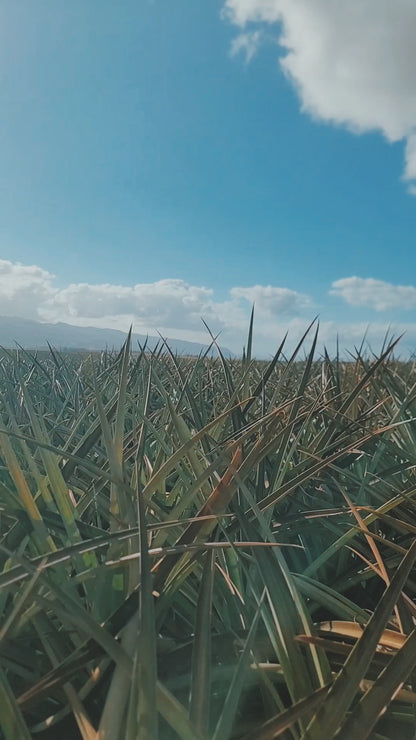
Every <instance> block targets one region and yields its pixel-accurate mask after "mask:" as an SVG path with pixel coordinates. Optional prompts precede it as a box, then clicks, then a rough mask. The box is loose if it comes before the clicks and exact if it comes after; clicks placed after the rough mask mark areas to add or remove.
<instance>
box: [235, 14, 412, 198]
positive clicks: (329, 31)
mask: <svg viewBox="0 0 416 740" xmlns="http://www.w3.org/2000/svg"><path fill="white" fill-rule="evenodd" d="M223 17H224V18H226V19H228V20H229V21H231V22H232V23H233V24H235V25H236V26H237V27H238V28H239V29H240V30H239V33H238V34H237V36H236V38H235V39H234V41H233V42H232V46H231V50H230V51H231V54H232V55H234V54H237V53H239V52H243V53H244V54H245V55H246V61H247V62H248V61H250V59H252V57H253V56H254V54H255V53H256V51H257V49H258V47H259V45H260V44H261V40H262V38H263V37H264V34H262V28H264V27H266V28H268V27H273V28H274V27H275V28H276V29H277V33H278V43H279V46H280V47H281V49H282V50H283V54H282V56H281V57H280V66H281V69H282V70H283V72H284V73H285V74H286V76H287V77H288V79H289V80H290V81H291V83H292V84H293V86H294V87H295V89H296V91H297V94H298V96H299V99H300V102H301V107H302V111H303V112H305V113H307V114H309V115H310V116H311V117H312V118H314V119H315V120H317V121H323V122H326V123H332V124H336V125H340V126H343V127H346V128H347V129H349V130H351V131H352V132H355V133H365V132H380V133H381V134H382V135H383V136H384V137H385V138H386V139H387V140H388V141H389V142H391V143H393V142H400V141H403V142H404V144H405V154H404V159H405V163H404V171H403V180H404V181H405V182H407V187H408V192H409V193H410V194H412V195H416V75H415V74H414V70H415V67H416V44H415V37H416V3H415V2H414V0H395V2H392V0H360V2H352V1H351V0H338V2H329V1H328V0H226V2H225V5H224V8H223Z"/></svg>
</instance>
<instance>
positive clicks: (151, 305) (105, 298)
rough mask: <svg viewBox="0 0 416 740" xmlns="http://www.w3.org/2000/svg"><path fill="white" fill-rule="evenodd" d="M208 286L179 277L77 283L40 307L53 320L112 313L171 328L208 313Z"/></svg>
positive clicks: (191, 322)
mask: <svg viewBox="0 0 416 740" xmlns="http://www.w3.org/2000/svg"><path fill="white" fill-rule="evenodd" d="M211 295H212V290H209V289H207V288H204V287H199V286H193V285H188V283H185V282H184V281H183V280H159V281H158V282H155V283H142V284H138V285H134V286H127V285H112V284H102V285H90V284H88V283H77V284H71V285H68V287H67V288H64V289H63V290H60V291H57V292H56V293H55V294H54V295H53V297H51V299H50V300H49V301H48V302H47V303H45V305H44V306H43V307H42V308H41V310H40V313H41V316H42V318H44V319H45V320H48V321H57V320H60V319H62V317H63V316H66V317H67V319H71V321H73V322H74V321H75V322H77V323H78V322H79V321H82V322H83V323H84V322H85V321H89V322H90V324H91V323H95V322H96V321H97V320H98V321H99V322H100V323H101V324H102V322H103V321H105V320H106V319H109V318H112V319H113V320H114V317H123V316H124V317H133V318H134V321H135V322H137V323H139V324H140V325H144V326H146V327H148V328H150V327H152V328H162V327H163V328H164V329H172V328H175V327H177V326H178V325H181V327H182V328H192V327H195V326H198V327H199V326H200V324H201V315H204V314H207V315H210V313H211V302H212V301H211Z"/></svg>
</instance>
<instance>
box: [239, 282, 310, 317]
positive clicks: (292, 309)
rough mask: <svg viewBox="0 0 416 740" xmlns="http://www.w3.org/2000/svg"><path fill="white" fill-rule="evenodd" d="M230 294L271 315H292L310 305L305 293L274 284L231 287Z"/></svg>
mask: <svg viewBox="0 0 416 740" xmlns="http://www.w3.org/2000/svg"><path fill="white" fill-rule="evenodd" d="M230 293H231V296H232V298H235V299H237V300H238V299H240V298H243V299H244V300H246V301H248V302H249V303H251V304H254V305H255V309H256V311H261V312H266V313H269V314H270V315H271V316H291V315H292V316H293V315H294V314H297V313H298V312H299V311H300V310H302V309H304V308H309V307H310V306H311V301H310V299H309V298H308V296H306V295H302V293H297V292H296V291H294V290H289V288H278V287H275V286H274V285H253V286H252V287H250V288H238V287H236V288H231V291H230Z"/></svg>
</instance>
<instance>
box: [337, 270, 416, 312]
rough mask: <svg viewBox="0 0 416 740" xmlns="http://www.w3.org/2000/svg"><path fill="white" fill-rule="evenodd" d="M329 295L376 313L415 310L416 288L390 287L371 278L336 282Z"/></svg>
mask: <svg viewBox="0 0 416 740" xmlns="http://www.w3.org/2000/svg"><path fill="white" fill-rule="evenodd" d="M330 293H331V295H335V296H338V297H340V298H343V300H344V301H346V303H348V304H350V305H351V306H367V307H368V308H373V309H375V310H376V311H387V310H391V309H401V310H410V309H414V308H416V288H415V287H414V286H413V285H392V284H391V283H387V282H384V281H383V280H374V279H373V278H359V277H349V278H342V279H341V280H336V281H335V282H334V283H332V290H331V291H330Z"/></svg>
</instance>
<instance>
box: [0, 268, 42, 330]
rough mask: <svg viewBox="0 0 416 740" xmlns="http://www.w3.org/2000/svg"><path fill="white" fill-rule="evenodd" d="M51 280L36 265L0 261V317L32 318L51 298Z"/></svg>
mask: <svg viewBox="0 0 416 740" xmlns="http://www.w3.org/2000/svg"><path fill="white" fill-rule="evenodd" d="M53 278H54V276H53V275H51V273H49V272H47V271H46V270H43V269H42V268H41V267H38V266H37V265H21V264H20V263H19V262H9V261H8V260H0V315H1V316H20V317H23V318H33V316H34V314H35V315H36V313H37V310H38V308H39V307H40V306H41V305H43V304H44V302H45V301H47V300H48V299H49V298H50V297H51V296H53V294H54V290H53V288H52V280H53Z"/></svg>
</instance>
